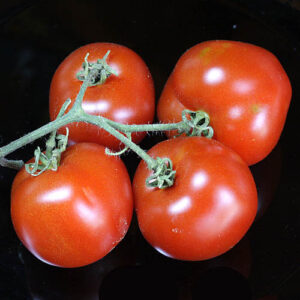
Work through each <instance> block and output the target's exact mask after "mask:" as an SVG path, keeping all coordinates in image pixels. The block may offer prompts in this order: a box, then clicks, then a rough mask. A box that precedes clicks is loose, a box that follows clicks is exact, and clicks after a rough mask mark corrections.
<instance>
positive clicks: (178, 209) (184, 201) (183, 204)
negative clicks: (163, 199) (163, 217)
mask: <svg viewBox="0 0 300 300" xmlns="http://www.w3.org/2000/svg"><path fill="white" fill-rule="evenodd" d="M191 205H192V203H191V198H190V197H188V196H185V197H182V198H180V199H179V200H177V201H176V202H175V203H172V204H171V205H170V207H169V213H170V214H171V215H173V214H180V213H183V212H185V211H187V210H188V209H189V208H190V207H191Z"/></svg>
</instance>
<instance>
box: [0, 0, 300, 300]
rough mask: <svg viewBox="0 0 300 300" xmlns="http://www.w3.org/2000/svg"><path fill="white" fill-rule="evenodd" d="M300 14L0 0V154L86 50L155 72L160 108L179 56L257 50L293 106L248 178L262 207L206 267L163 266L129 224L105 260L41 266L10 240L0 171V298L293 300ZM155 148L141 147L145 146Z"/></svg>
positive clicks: (40, 118) (36, 117)
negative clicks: (284, 84)
mask: <svg viewBox="0 0 300 300" xmlns="http://www.w3.org/2000/svg"><path fill="white" fill-rule="evenodd" d="M287 2H288V3H287ZM299 6H300V5H299V2H298V1H281V2H279V1H271V0H263V1H261V0H255V1H246V0H238V1H225V0H223V1H208V0H206V1H205V0H202V1H199V0H198V1H196V0H194V1H184V2H182V1H178V2H175V3H173V1H160V3H159V4H154V3H153V2H150V1H149V2H143V1H141V2H139V3H137V4H133V3H127V2H121V3H120V4H116V3H115V2H112V1H106V2H101V1H96V0H86V1H79V0H73V1H71V0H65V1H33V0H31V1H22V0H19V1H18V0H12V1H2V2H1V4H0V42H1V47H0V54H1V58H2V62H1V66H2V70H1V74H0V78H1V81H0V82H1V101H0V142H1V145H4V144H7V143H8V142H10V141H12V140H14V139H16V138H18V137H19V136H22V135H24V134H25V133H27V132H29V131H31V130H33V129H35V128H37V127H39V126H41V125H43V124H45V123H46V122H48V121H49V115H48V93H49V85H50V81H51V77H52V75H53V73H54V71H55V69H56V67H57V66H58V65H59V63H60V62H61V61H62V59H63V58H64V57H66V56H67V55H68V54H69V53H70V52H71V51H73V50H74V49H75V48H77V47H79V46H82V45H84V44H86V43H90V42H99V41H106V42H115V43H120V44H123V45H125V46H127V47H129V48H131V49H133V50H134V51H136V52H137V53H138V54H139V55H140V56H141V57H142V58H143V59H144V60H145V62H146V64H147V65H148V67H149V69H150V71H151V73H152V76H153V79H154V83H155V87H156V98H158V96H159V94H160V92H161V90H162V87H163V85H164V83H165V81H166V80H167V77H168V75H169V73H170V72H171V70H172V69H173V67H174V64H175V63H176V61H177V59H178V58H179V56H180V55H181V54H182V53H183V52H184V51H185V50H186V49H188V48H189V47H191V46H193V45H195V44H196V43H199V42H201V41H205V40H211V39H227V40H239V41H244V42H249V43H253V44H256V45H258V46H261V47H264V48H266V49H268V50H269V51H271V52H273V53H274V54H275V55H276V56H277V57H278V59H279V60H280V62H281V63H282V65H283V67H284V68H285V70H286V72H287V74H288V76H289V78H290V80H291V83H292V87H293V97H292V102H291V107H290V110H289V113H288V117H287V122H286V126H285V128H284V131H283V134H282V137H281V139H280V142H279V144H278V146H277V147H276V148H275V150H274V151H273V152H272V153H271V154H270V156H269V157H268V158H267V159H266V160H264V161H262V162H261V163H259V164H258V165H255V166H253V167H252V168H251V170H252V171H253V173H254V176H255V179H256V182H257V186H258V191H259V198H260V208H261V209H260V210H259V213H258V216H257V220H256V221H255V223H254V225H253V226H252V228H251V229H250V231H249V232H248V234H247V235H246V236H245V238H244V239H243V240H242V241H241V242H240V243H239V244H238V245H237V246H236V247H234V248H233V249H232V250H231V251H230V252H228V253H226V254H224V255H222V256H220V257H218V258H216V259H213V260H209V261H205V262H196V263H188V262H182V261H176V260H172V259H169V258H166V257H163V256H162V255H160V254H159V253H157V252H156V251H155V250H153V249H152V248H151V247H150V246H149V245H148V244H147V243H146V242H145V240H144V239H143V238H142V236H141V234H140V233H139V230H138V228H137V226H136V222H133V223H132V226H131V228H130V230H129V232H128V234H127V236H126V238H125V239H124V240H123V241H122V243H120V244H119V246H118V247H116V248H115V249H114V250H113V251H112V252H111V253H110V254H109V255H108V256H106V257H105V258H104V259H103V260H100V261H98V262H96V263H94V264H92V265H90V266H87V267H83V268H78V269H60V268H56V267H51V266H48V265H46V264H44V263H42V262H40V261H38V260H36V259H35V258H34V257H32V255H31V254H29V253H28V252H27V251H26V250H25V249H24V247H23V246H21V245H20V242H19V240H18V239H17V237H16V235H15V233H14V231H13V228H12V224H11V221H10V213H9V209H10V204H9V201H10V196H9V194H10V186H11V183H12V180H13V177H14V175H15V171H12V170H8V169H4V168H1V169H0V195H1V202H0V206H1V210H0V299H17V300H18V299H54V300H56V299H84V300H86V299H87V300H88V299H121V298H120V295H121V296H122V298H123V299H130V297H131V299H135V298H139V299H179V300H181V299H187V300H189V299H242V300H244V299H245V300H246V299H260V300H262V299H280V300H294V299H299V298H300V291H299V280H300V278H299V277H300V276H299V262H300V257H299V252H300V251H299V250H300V249H299V244H300V241H299V231H300V228H299V219H300V218H299V215H300V205H299V190H300V187H299V170H300V166H299V162H300V159H299V155H298V153H299V148H298V143H299V142H298V141H299V122H298V119H299V117H298V116H299V114H300V107H299V101H298V98H299V97H300V88H299V86H300V85H299V84H300V82H299V75H297V72H298V70H299V66H300V65H299V58H300V55H299V51H300V44H299V33H300V28H299V26H300V14H299ZM162 139H163V136H162V135H155V136H153V135H151V136H147V138H146V139H145V140H144V141H143V143H142V146H143V147H144V148H149V147H151V146H152V145H153V144H155V143H156V142H158V141H160V140H162ZM37 144H40V145H41V146H42V144H43V140H42V141H40V142H36V143H33V144H32V145H28V146H27V147H25V148H23V149H20V150H18V151H16V152H15V153H14V154H12V155H11V157H15V158H19V159H20V158H22V159H24V160H26V159H28V158H29V157H31V156H32V153H33V149H34V147H35V146H36V145H37ZM124 161H125V162H126V163H127V165H128V169H129V171H130V175H131V176H133V174H134V170H135V168H136V166H137V164H138V159H137V158H136V156H135V155H134V154H127V155H126V156H125V157H124Z"/></svg>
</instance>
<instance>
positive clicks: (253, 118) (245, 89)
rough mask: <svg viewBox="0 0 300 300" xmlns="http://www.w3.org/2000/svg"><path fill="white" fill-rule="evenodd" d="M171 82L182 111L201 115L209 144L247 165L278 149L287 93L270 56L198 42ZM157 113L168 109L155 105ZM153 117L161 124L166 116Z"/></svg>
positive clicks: (231, 45)
mask: <svg viewBox="0 0 300 300" xmlns="http://www.w3.org/2000/svg"><path fill="white" fill-rule="evenodd" d="M171 77H172V79H170V81H169V82H168V85H171V86H172V88H171V89H173V93H174V96H175V97H174V98H176V99H177V101H179V102H180V103H181V105H183V106H184V107H185V108H188V109H191V110H204V111H206V112H207V113H208V114H209V115H210V118H211V125H212V127H213V128H214V132H215V135H214V138H215V139H217V140H219V141H220V142H222V143H223V144H225V145H227V146H229V147H230V148H232V149H233V150H234V151H236V152H237V153H238V154H239V155H240V156H241V157H242V158H243V159H244V160H245V161H246V162H247V163H248V165H252V164H255V163H257V162H259V161H260V160H262V159H263V158H265V157H266V156H267V155H268V154H269V153H270V152H271V151H272V149H273V148H274V147H275V145H276V144H277V142H278V140H279V137H280V135H281V132H282V129H283V126H284V123H285V120H286V115H287V112H288V108H289V105H290V100H291V94H292V91H291V85H290V81H289V79H288V77H287V75H286V73H285V71H284V69H283V68H282V66H281V64H280V62H279V61H278V59H277V58H276V57H275V56H274V55H273V54H272V53H270V52H269V51H267V50H265V49H263V48H260V47H258V46H254V45H251V44H247V43H242V42H234V41H208V42H203V43H200V44H197V45H195V46H194V47H192V48H190V49H189V50H188V51H186V52H185V53H184V54H183V55H182V56H181V57H180V59H179V60H178V62H177V64H176V66H175V68H174V70H173V72H172V75H171ZM171 81H172V82H171ZM162 97H163V96H162ZM160 101H162V100H159V102H160ZM174 101H175V100H173V102H174ZM174 105H175V104H173V106H174ZM160 110H162V111H163V110H167V107H165V105H160ZM158 114H159V115H160V121H162V122H165V119H166V117H165V116H164V115H165V114H166V112H159V113H158ZM174 114H175V113H174ZM177 118H179V116H177Z"/></svg>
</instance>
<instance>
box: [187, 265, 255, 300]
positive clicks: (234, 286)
mask: <svg viewBox="0 0 300 300" xmlns="http://www.w3.org/2000/svg"><path fill="white" fill-rule="evenodd" d="M191 294H192V298H191V299H193V300H196V299H199V300H200V299H203V296H204V297H205V298H206V299H241V300H250V299H252V293H251V288H250V285H249V283H248V282H247V279H246V278H245V277H244V276H243V275H241V274H240V273H238V272H237V271H235V270H233V269H230V268H215V269H209V270H208V271H207V272H205V273H203V274H202V275H201V276H199V277H198V278H197V279H196V280H195V281H194V282H193V284H192V286H191ZM205 298H204V299H205Z"/></svg>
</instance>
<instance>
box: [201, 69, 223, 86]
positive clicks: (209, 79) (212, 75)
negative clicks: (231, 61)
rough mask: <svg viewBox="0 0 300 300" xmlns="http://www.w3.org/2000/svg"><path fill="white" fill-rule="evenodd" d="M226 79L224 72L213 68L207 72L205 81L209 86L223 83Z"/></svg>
mask: <svg viewBox="0 0 300 300" xmlns="http://www.w3.org/2000/svg"><path fill="white" fill-rule="evenodd" d="M224 77H225V74H224V71H223V70H222V69H221V68H219V67H213V68H211V69H209V70H208V71H206V72H205V74H204V80H205V82H206V83H208V84H217V83H220V82H221V81H223V79H224Z"/></svg>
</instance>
